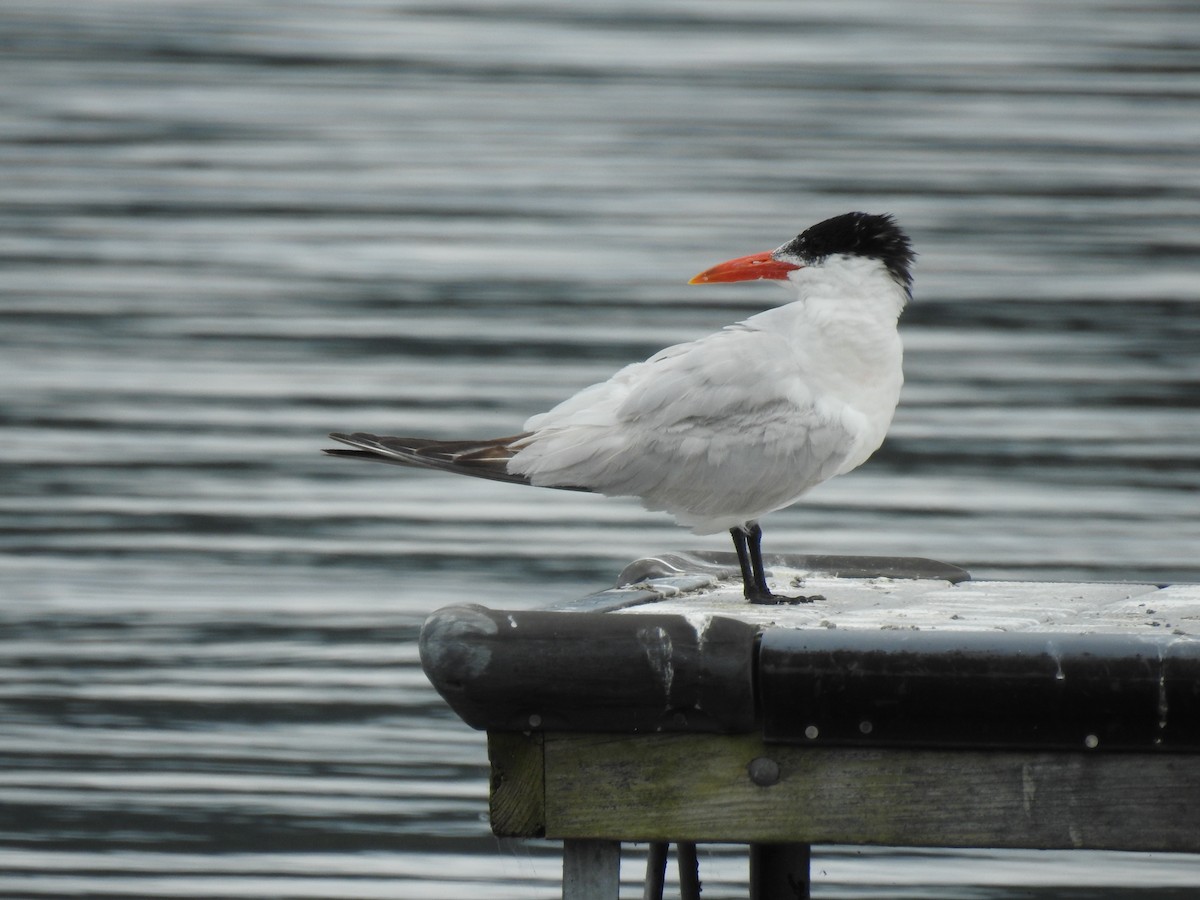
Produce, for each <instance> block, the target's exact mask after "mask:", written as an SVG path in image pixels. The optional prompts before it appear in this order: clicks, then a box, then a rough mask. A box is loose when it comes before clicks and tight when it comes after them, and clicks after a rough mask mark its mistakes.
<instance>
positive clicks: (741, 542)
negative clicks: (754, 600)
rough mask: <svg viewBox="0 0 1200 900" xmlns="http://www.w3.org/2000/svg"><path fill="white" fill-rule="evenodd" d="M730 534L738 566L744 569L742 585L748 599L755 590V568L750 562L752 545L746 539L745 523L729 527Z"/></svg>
mask: <svg viewBox="0 0 1200 900" xmlns="http://www.w3.org/2000/svg"><path fill="white" fill-rule="evenodd" d="M729 536H730V537H731V538H733V549H734V552H735V553H737V558H738V567H739V568H741V570H742V587H743V588H744V589H745V593H746V599H747V600H749V599H750V594H751V592H752V591H753V590H754V569H753V567H752V566H751V563H750V547H749V545H748V543H747V540H746V528H745V526H744V525H737V526H735V527H733V528H730V529H729Z"/></svg>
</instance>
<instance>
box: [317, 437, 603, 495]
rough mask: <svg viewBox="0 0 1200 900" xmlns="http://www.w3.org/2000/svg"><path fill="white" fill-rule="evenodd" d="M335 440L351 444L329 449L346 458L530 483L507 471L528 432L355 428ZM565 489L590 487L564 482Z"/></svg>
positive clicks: (335, 454)
mask: <svg viewBox="0 0 1200 900" xmlns="http://www.w3.org/2000/svg"><path fill="white" fill-rule="evenodd" d="M329 436H330V437H331V438H333V439H334V440H335V441H341V442H342V443H343V444H349V445H350V446H351V447H354V448H355V449H354V450H343V449H342V448H340V447H339V448H334V449H328V450H326V451H325V452H326V453H327V454H329V455H330V456H340V457H343V458H346V459H363V460H368V461H370V462H382V463H391V464H392V465H397V466H411V467H414V468H418V469H440V470H442V471H445V472H453V473H455V474H458V475H471V476H473V477H475V478H487V479H490V480H492V481H507V482H510V483H512V484H529V479H528V478H527V477H526V476H524V475H518V474H515V473H513V472H509V471H508V461H509V460H510V459H512V457H513V456H514V455H515V454H516V452H517V449H519V448H517V449H514V447H513V445H514V444H518V443H519V442H520V441H521V440H523V439H524V438H527V437H529V435H528V434H527V433H526V434H515V435H510V436H509V437H501V438H492V439H490V440H480V441H435V440H430V439H428V438H410V437H381V436H380V435H376V434H366V433H363V432H355V433H354V434H340V433H336V432H335V433H333V434H330V435H329ZM563 489H564V490H587V488H577V487H571V486H565V485H564V486H563Z"/></svg>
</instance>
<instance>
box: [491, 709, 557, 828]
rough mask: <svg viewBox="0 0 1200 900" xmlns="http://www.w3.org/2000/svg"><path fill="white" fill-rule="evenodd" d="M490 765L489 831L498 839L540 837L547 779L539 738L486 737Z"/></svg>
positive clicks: (502, 734) (516, 734)
mask: <svg viewBox="0 0 1200 900" xmlns="http://www.w3.org/2000/svg"><path fill="white" fill-rule="evenodd" d="M488 760H489V761H490V762H491V764H492V785H491V798H490V806H491V817H492V831H493V833H495V834H496V835H498V836H500V837H542V836H543V835H544V834H545V833H546V776H545V772H544V761H543V753H542V735H540V734H521V733H520V732H492V733H489V734H488Z"/></svg>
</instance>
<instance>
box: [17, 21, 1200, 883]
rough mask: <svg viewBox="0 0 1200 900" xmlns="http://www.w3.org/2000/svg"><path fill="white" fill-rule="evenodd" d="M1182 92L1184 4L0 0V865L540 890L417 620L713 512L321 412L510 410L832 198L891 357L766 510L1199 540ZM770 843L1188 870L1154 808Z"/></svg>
mask: <svg viewBox="0 0 1200 900" xmlns="http://www.w3.org/2000/svg"><path fill="white" fill-rule="evenodd" d="M1198 100H1200V6H1197V5H1195V4H1193V3H1190V2H1179V3H1171V2H1166V3H1158V4H1125V3H1116V2H1106V0H1079V2H1066V3H1048V2H1046V3H1038V2H989V3H971V4H965V3H964V4H948V3H938V2H904V3H894V2H882V0H851V2H845V3H836V4H834V3H826V4H820V3H813V2H738V3H717V2H710V0H668V2H656V3H653V4H648V3H640V2H597V3H590V4H570V3H564V2H549V0H528V2H501V0H497V2H484V0H474V2H472V0H463V2H455V0H451V2H444V3H432V2H429V3H418V2H406V0H388V2H373V0H349V2H331V0H307V2H301V0H295V2H291V0H289V2H259V3H244V2H240V0H239V2H231V0H175V2H165V0H164V2H138V0H88V2H83V3H79V2H66V0H39V2H13V0H8V2H2V3H0V265H2V269H0V285H2V291H3V293H2V297H0V384H2V385H3V387H2V389H0V427H2V428H3V433H2V435H0V437H2V440H0V465H2V469H0V478H2V490H0V670H2V676H0V896H3V897H6V898H11V897H30V898H52V897H53V898H60V897H61V898H65V897H80V896H84V897H114V898H115V897H121V898H160V897H172V898H199V897H220V898H243V897H244V898H252V897H253V898H261V897H277V898H378V897H403V898H430V900H433V898H459V897H468V896H469V897H474V898H523V897H553V896H556V895H557V893H558V886H557V879H558V876H559V868H558V863H557V858H556V855H555V849H554V847H553V845H548V844H542V843H538V842H530V843H522V842H500V841H497V840H495V839H494V838H492V837H491V835H490V832H489V831H488V827H487V823H486V816H485V812H486V794H487V769H486V761H485V748H484V744H483V738H482V736H481V735H479V734H477V733H475V732H472V731H470V730H469V729H467V728H466V727H465V726H464V725H462V724H461V723H459V722H458V721H457V720H456V719H455V718H454V717H453V715H452V714H450V713H449V712H448V710H447V709H446V708H445V707H444V705H443V704H442V703H441V701H440V700H439V698H438V697H437V696H436V694H435V693H434V692H433V691H432V689H431V688H430V687H429V686H428V684H427V682H426V681H425V679H424V676H423V675H422V673H421V670H420V667H419V662H418V660H417V654H416V649H415V643H414V641H415V637H416V634H417V631H418V628H419V626H420V623H421V622H422V620H423V618H424V617H425V616H426V615H427V614H428V613H429V612H431V611H432V610H434V609H436V608H438V607H440V606H442V605H445V604H448V603H453V602H462V601H482V602H486V603H488V604H489V605H492V606H497V607H524V606H532V605H537V604H540V603H545V602H548V601H551V600H557V599H563V598H570V597H577V596H582V595H584V594H587V593H589V592H592V591H594V590H598V589H601V588H603V587H605V586H607V585H609V584H611V583H612V581H613V578H614V577H615V576H616V574H617V573H618V572H619V571H620V569H621V568H622V567H623V565H624V564H625V563H627V562H628V561H630V560H632V559H635V558H637V557H639V556H642V555H647V554H653V553H657V552H661V551H664V550H672V549H682V548H694V547H698V548H710V549H714V548H715V549H725V546H724V541H723V540H722V539H720V538H703V539H700V538H694V537H691V536H690V535H688V534H686V533H685V532H683V531H680V530H678V529H676V528H675V527H674V526H673V525H672V524H671V523H670V522H669V521H668V520H666V519H665V518H663V517H660V516H656V515H652V514H649V513H645V512H643V511H641V510H640V509H639V508H638V506H637V504H636V503H635V502H633V501H624V500H605V499H603V498H596V497H590V496H584V495H575V494H567V493H564V494H558V493H555V492H538V491H526V490H521V489H517V488H513V487H511V486H505V485H498V484H490V483H486V482H473V481H468V480H456V479H452V478H448V477H438V476H436V475H431V474H424V473H414V472H405V471H403V470H399V469H391V468H382V467H378V468H376V467H370V466H357V465H354V464H351V463H347V462H343V461H338V460H332V459H327V458H324V457H322V456H321V455H320V453H319V451H320V448H321V447H322V446H326V441H325V439H324V437H323V435H324V433H325V432H326V431H330V430H357V429H362V430H374V431H382V432H389V433H414V434H427V435H432V436H444V437H453V436H458V435H469V436H479V435H492V434H506V433H511V432H512V431H514V430H516V429H517V428H519V427H520V424H521V422H522V421H523V420H524V418H525V417H526V416H528V415H530V414H532V413H535V412H538V411H540V410H542V409H544V408H546V407H548V406H549V405H551V404H553V403H554V402H556V401H557V400H558V399H561V398H562V397H564V396H566V395H567V394H568V393H570V392H572V391H574V390H576V389H578V388H580V387H583V386H584V385H587V384H589V383H591V382H593V381H596V380H599V379H602V378H604V377H606V376H607V375H608V374H609V373H610V372H611V371H613V370H614V369H616V368H617V367H619V366H621V365H623V364H624V363H626V362H629V361H633V360H637V359H641V358H644V357H645V356H646V355H648V354H650V353H651V352H653V351H654V350H656V349H658V348H659V347H661V346H665V345H666V344H669V343H673V342H676V341H679V340H685V339H689V338H692V337H696V336H699V335H702V334H704V333H707V332H709V331H712V330H715V329H717V328H719V327H721V326H722V325H724V324H726V323H727V322H730V321H734V320H736V319H738V318H741V317H744V316H746V315H748V314H751V313H752V312H754V311H756V310H758V309H761V308H763V307H764V306H767V305H771V304H774V303H776V302H778V301H780V300H782V299H784V295H783V294H782V293H781V292H779V291H778V289H777V288H774V287H772V286H767V285H735V286H728V287H708V288H705V287H689V286H687V285H686V284H685V281H686V279H687V278H688V277H689V276H691V275H692V274H694V273H695V272H697V271H699V270H700V269H702V268H705V267H707V266H708V265H710V264H712V263H715V262H717V261H720V260H721V259H724V258H726V257H728V256H733V255H740V254H743V253H749V252H754V251H758V250H763V249H770V248H771V247H774V246H776V245H778V244H779V243H782V242H783V241H784V240H786V239H787V238H789V237H791V236H792V235H794V234H795V233H796V232H797V231H799V230H800V229H801V228H803V227H805V226H806V225H808V224H811V223H812V222H815V221H817V220H819V219H821V218H824V217H826V216H829V215H834V214H837V213H840V212H844V211H847V210H851V209H865V210H868V211H877V212H882V211H887V212H892V213H894V214H896V215H897V216H898V217H899V219H900V221H901V222H902V223H903V225H904V226H905V227H906V228H907V229H908V230H909V231H910V233H911V235H912V236H913V239H914V241H915V243H916V246H917V248H918V250H919V251H920V254H921V256H920V259H919V263H918V267H917V282H916V300H915V302H914V303H913V304H912V306H911V307H910V309H909V311H908V312H907V314H906V316H905V318H904V320H903V332H904V337H905V341H906V347H907V365H906V368H907V374H908V382H907V385H906V388H905V392H904V396H903V401H902V405H901V408H900V410H899V413H898V415H897V417H896V421H895V425H894V427H893V430H892V433H891V436H890V438H889V440H888V442H887V444H886V445H885V446H884V448H883V449H882V450H881V451H880V452H879V453H878V454H877V456H876V458H875V459H874V460H873V461H871V462H870V463H869V464H868V465H867V466H865V467H864V468H863V469H861V470H860V471H858V472H856V473H854V474H852V475H851V476H849V477H846V478H843V479H839V480H837V481H835V482H834V483H831V484H829V485H826V486H824V487H822V488H821V489H819V490H817V491H816V492H814V493H813V494H812V495H811V498H810V499H809V500H808V502H805V503H802V504H800V505H798V506H796V507H794V508H792V509H790V510H787V511H784V512H780V513H777V514H775V515H774V516H772V517H770V518H769V519H768V520H767V521H766V523H765V525H766V535H767V537H766V543H767V549H768V552H785V551H787V552H811V553H852V554H883V555H893V554H894V555H919V556H927V557H934V558H938V559H942V560H946V561H948V562H953V563H957V564H959V565H963V566H965V567H967V568H969V569H970V570H971V571H972V572H973V573H974V574H975V575H976V576H982V577H1013V578H1025V579H1043V578H1044V579H1079V580H1110V579H1115V580H1138V579H1142V580H1147V581H1153V582H1170V581H1179V580H1192V581H1194V580H1200V556H1198V550H1200V515H1198V514H1197V499H1198V497H1197V494H1198V491H1200V441H1198V437H1200V409H1198V406H1200V399H1198V398H1200V362H1198V359H1200V353H1198V350H1200V253H1198V249H1200V239H1198V235H1200V161H1198V154H1200V151H1198V150H1197V148H1198V147H1200V102H1198ZM638 852H639V851H638V849H637V848H632V849H630V850H629V851H628V853H627V863H626V866H625V873H624V874H625V879H626V885H625V887H624V890H623V893H624V895H627V896H629V897H634V896H640V893H639V892H638V888H637V887H636V885H635V882H636V880H637V878H638V876H639V868H640V864H639V859H638V856H637V854H638ZM701 856H702V872H703V874H704V875H705V877H706V891H705V896H706V897H716V898H719V897H738V896H743V895H744V888H743V887H742V883H743V881H744V878H745V856H744V851H742V850H740V849H739V848H730V847H717V846H713V847H705V848H702V851H701ZM813 870H814V877H815V879H816V887H815V891H814V894H815V896H818V897H827V898H830V897H841V898H884V897H934V898H1012V897H1034V896H1037V897H1042V896H1056V897H1071V898H1077V897H1104V898H1116V897H1131V896H1137V897H1168V896H1170V897H1184V896H1188V897H1191V896H1197V895H1198V892H1200V860H1198V859H1197V858H1195V857H1190V856H1169V855H1153V854H1151V855H1148V854H1095V853H1075V854H1072V853H1036V852H1029V853H998V852H977V851H940V852H912V851H905V850H889V849H886V848H882V849H872V850H866V849H855V848H837V847H822V848H817V851H816V853H815V857H814V866H813Z"/></svg>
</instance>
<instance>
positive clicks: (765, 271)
mask: <svg viewBox="0 0 1200 900" xmlns="http://www.w3.org/2000/svg"><path fill="white" fill-rule="evenodd" d="M800 268H803V267H802V266H797V265H794V264H792V263H786V262H780V261H779V260H777V259H775V258H773V257H772V256H771V254H770V253H769V252H768V253H753V254H751V255H750V256H739V257H738V258H737V259H730V260H727V261H726V262H723V263H719V264H718V265H715V266H713V267H712V268H711V269H705V270H704V271H703V272H701V273H700V274H699V275H697V276H696V277H695V278H693V279H692V280H691V281H689V282H688V284H717V283H719V282H724V281H758V280H759V279H762V278H767V279H770V280H772V281H785V280H786V279H787V276H788V272H793V271H795V270H796V269H800Z"/></svg>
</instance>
